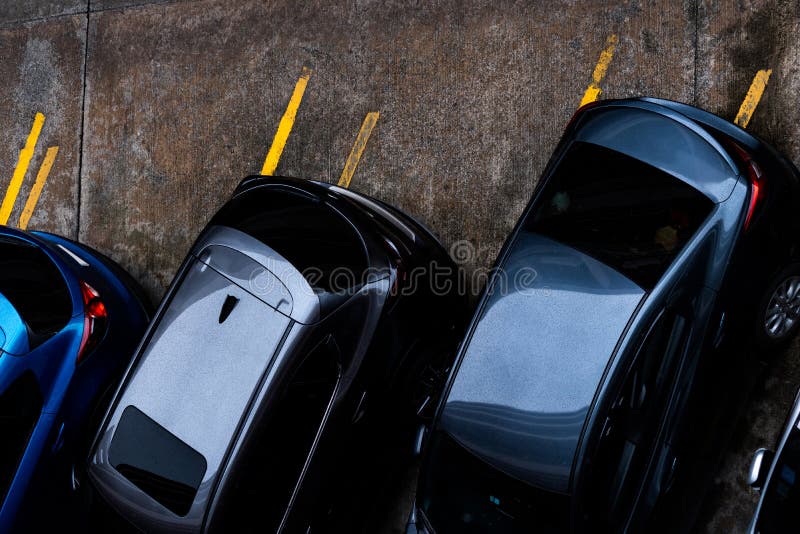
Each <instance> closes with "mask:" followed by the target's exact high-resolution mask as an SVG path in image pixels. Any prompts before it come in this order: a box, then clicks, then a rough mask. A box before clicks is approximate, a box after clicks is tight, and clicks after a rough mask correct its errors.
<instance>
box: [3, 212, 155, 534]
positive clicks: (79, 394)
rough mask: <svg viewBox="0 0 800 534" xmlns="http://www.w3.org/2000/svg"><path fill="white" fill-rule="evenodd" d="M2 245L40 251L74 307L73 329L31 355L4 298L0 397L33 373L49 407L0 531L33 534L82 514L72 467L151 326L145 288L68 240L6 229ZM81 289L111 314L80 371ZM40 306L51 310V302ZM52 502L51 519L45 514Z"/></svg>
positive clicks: (22, 328) (40, 420) (25, 336)
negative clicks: (88, 289) (83, 285)
mask: <svg viewBox="0 0 800 534" xmlns="http://www.w3.org/2000/svg"><path fill="white" fill-rule="evenodd" d="M0 237H6V238H12V239H15V240H20V241H23V242H26V243H28V244H30V245H33V246H35V247H36V248H38V249H39V250H41V251H42V252H43V253H44V254H46V255H47V257H48V258H49V259H50V260H51V261H52V262H53V264H54V265H55V266H56V268H57V269H58V272H59V273H60V275H61V276H63V278H64V282H65V283H66V285H67V287H68V289H69V293H70V296H71V300H72V310H73V311H72V317H71V319H70V320H69V322H68V323H67V325H66V326H65V327H64V328H63V329H61V331H59V332H58V333H56V334H54V335H53V336H52V337H50V338H49V339H47V340H46V341H45V342H44V343H42V344H40V345H38V346H36V347H35V348H33V349H32V350H31V349H30V347H29V344H28V334H27V329H26V327H25V324H24V323H23V322H22V320H21V318H20V317H19V315H18V314H17V312H16V311H15V310H14V309H13V307H12V306H11V305H10V303H9V302H8V300H6V299H5V298H4V297H3V296H2V295H0V328H1V329H2V331H3V334H4V335H3V336H0V339H2V338H5V339H4V341H3V344H2V347H1V348H2V350H0V394H2V392H3V391H5V390H6V389H7V388H8V387H9V385H11V384H13V383H14V381H15V380H16V379H17V378H18V377H20V376H21V375H23V373H32V374H33V376H35V380H36V384H37V385H38V388H39V391H40V393H41V395H42V399H43V406H42V410H41V414H40V415H39V417H38V421H37V423H36V425H35V427H34V429H33V432H32V434H31V435H30V438H29V440H28V445H27V447H26V449H25V452H24V455H23V456H22V458H21V460H20V462H19V464H18V467H17V471H16V474H15V476H14V478H13V481H12V483H11V486H10V487H9V489H8V492H7V494H6V497H5V500H4V501H3V503H2V508H0V531H3V532H7V531H9V530H11V529H12V528H14V529H17V530H21V531H23V530H25V529H35V528H39V527H42V526H43V525H50V524H53V523H56V522H59V521H64V520H67V519H68V518H72V520H74V521H78V520H79V518H77V517H75V516H73V514H74V512H76V510H75V508H73V507H72V505H73V504H74V499H75V497H74V495H73V491H72V490H73V488H72V486H73V483H74V478H73V477H74V476H75V473H74V467H75V465H76V464H78V463H82V462H81V460H82V458H83V457H84V456H85V454H86V453H87V451H88V445H89V442H88V440H87V439H86V436H87V434H89V428H88V426H89V425H90V418H91V416H92V414H93V412H94V411H95V410H97V409H98V408H99V405H100V403H101V398H102V395H103V393H104V392H105V391H106V389H107V388H108V387H110V386H111V385H112V384H113V383H114V382H115V381H116V380H117V379H118V378H119V377H120V376H121V373H122V372H123V370H124V369H125V366H126V365H127V363H128V361H129V359H130V357H131V356H132V354H133V351H134V349H135V346H136V343H137V341H138V338H139V336H141V334H142V332H144V329H145V327H146V325H147V322H148V320H149V314H148V311H147V309H148V308H147V306H148V305H147V304H146V302H145V301H143V300H142V299H141V298H140V297H139V296H137V295H140V291H141V290H140V288H138V286H136V283H135V282H133V280H132V279H130V278H129V277H128V275H127V274H125V273H124V272H122V269H121V268H119V267H118V266H116V265H115V264H113V262H111V260H108V259H107V258H105V257H102V256H100V255H98V254H97V253H95V252H94V251H92V250H90V249H88V248H87V247H84V246H82V245H79V244H77V243H74V242H72V241H69V240H67V239H64V238H61V237H58V236H55V235H51V234H46V233H41V232H31V233H25V232H21V231H19V230H15V229H12V228H8V227H0ZM80 281H84V282H87V283H89V284H90V285H91V286H92V287H94V288H95V289H96V290H97V291H98V292H99V293H100V296H101V299H102V301H103V303H104V304H105V305H106V308H107V310H108V316H109V322H108V329H107V332H106V334H105V336H104V338H103V339H102V341H101V342H100V344H99V345H98V346H97V347H96V348H95V349H94V350H93V352H92V353H91V354H90V355H88V356H87V357H86V358H85V359H84V360H83V361H81V363H80V364H79V365H77V366H76V358H77V356H78V349H79V346H80V342H81V337H82V334H83V330H84V305H83V299H82V296H81V290H80V285H79V284H80ZM42 306H47V303H46V302H43V303H42ZM42 502H48V503H49V504H48V513H47V514H42V513H41V504H42Z"/></svg>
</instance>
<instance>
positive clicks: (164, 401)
mask: <svg viewBox="0 0 800 534" xmlns="http://www.w3.org/2000/svg"><path fill="white" fill-rule="evenodd" d="M274 192H279V193H281V194H284V193H290V194H292V195H297V196H298V198H301V197H302V198H304V199H307V201H308V202H312V203H319V204H318V205H319V208H318V209H325V210H333V212H335V213H336V216H337V217H340V218H341V220H343V221H346V223H347V225H349V228H352V229H353V230H354V232H355V235H357V236H358V240H359V241H360V242H361V244H362V245H361V246H362V247H363V248H364V250H365V253H366V257H367V258H368V264H369V265H368V267H369V269H368V272H367V275H366V276H365V278H364V279H363V284H362V285H360V287H358V288H357V290H356V291H353V293H352V294H333V293H329V292H325V291H315V290H313V289H312V288H311V286H310V285H309V283H308V282H307V280H306V279H305V278H304V277H303V275H302V274H301V273H300V272H299V271H298V269H297V268H296V267H295V265H293V263H292V262H291V261H289V260H288V259H287V258H285V257H283V256H282V255H281V254H279V253H278V252H276V251H275V250H274V249H273V248H271V247H270V246H269V240H268V239H264V240H263V242H262V241H261V240H259V239H256V238H255V237H254V236H252V235H248V234H247V233H245V232H243V231H240V230H237V229H235V228H233V227H232V225H236V224H237V223H238V222H237V217H239V215H238V214H237V210H236V207H237V206H238V205H240V204H241V205H244V204H243V203H246V202H248V201H249V199H251V198H259V197H258V195H272V194H275V193H274ZM264 198H268V197H264ZM237 203H239V204H237ZM261 209H264V208H261ZM241 217H244V216H243V215H242V216H241ZM308 223H309V227H310V228H311V229H312V231H313V228H314V224H318V223H316V222H315V221H314V215H313V210H312V212H310V218H309V220H308ZM430 262H434V263H436V264H438V265H439V266H441V267H443V268H447V269H449V270H450V274H449V275H448V277H449V279H450V280H451V281H455V276H456V272H455V266H454V265H453V264H452V261H451V260H450V259H449V257H448V256H447V253H446V252H445V251H444V249H443V248H442V247H441V245H440V244H439V243H438V241H436V239H435V238H434V237H433V236H432V235H431V234H430V233H429V232H428V231H427V230H425V229H424V228H423V227H421V226H420V225H419V224H418V223H416V222H414V221H413V220H411V219H410V218H409V217H407V216H405V215H404V214H402V213H400V212H398V211H396V210H394V209H392V208H390V207H388V206H385V205H382V204H380V203H378V202H377V201H374V200H372V199H369V198H367V197H364V196H361V195H358V194H356V193H353V192H350V191H347V190H342V189H340V188H338V187H335V186H330V185H327V184H322V183H319V182H310V181H302V180H294V179H286V178H265V177H253V178H249V179H247V180H245V181H243V182H242V184H241V185H240V186H239V188H238V189H237V192H236V193H234V197H233V199H232V201H231V203H229V205H227V206H226V207H223V208H222V210H221V211H220V213H219V214H218V215H217V216H215V217H214V219H212V221H211V222H210V224H209V226H208V227H207V228H206V229H205V230H204V231H203V233H202V234H201V236H200V237H199V238H198V240H197V242H196V243H195V245H194V246H193V247H192V250H191V252H190V254H189V256H188V257H187V259H186V261H185V262H184V264H183V265H182V267H181V269H180V270H179V272H178V274H177V275H176V277H175V280H174V282H173V284H172V285H171V287H170V289H169V291H168V293H167V295H166V297H165V298H164V301H163V302H162V304H161V307H160V309H159V311H158V312H157V315H156V317H155V319H154V320H153V322H152V324H151V326H150V328H149V331H148V333H147V334H146V336H145V340H144V342H143V344H142V347H141V349H140V350H139V353H138V354H137V356H136V358H135V360H134V362H133V363H132V365H131V367H130V368H129V370H128V371H127V373H126V376H125V379H124V381H123V383H122V385H121V387H120V389H119V391H118V392H117V394H116V396H115V400H114V402H113V404H112V406H111V408H110V410H109V413H108V415H107V416H106V419H105V422H104V424H103V425H102V427H101V431H100V433H99V434H98V436H97V439H96V443H95V446H94V448H93V453H92V455H91V458H90V467H89V470H90V476H91V478H92V481H93V482H94V485H95V487H96V488H97V490H98V492H99V494H100V495H101V496H102V498H103V499H104V500H105V501H107V502H108V503H109V504H110V506H111V507H112V508H113V509H115V510H116V511H117V512H118V513H119V515H121V516H122V517H124V518H125V519H126V520H128V521H130V522H131V523H132V524H133V525H135V526H136V527H138V528H140V529H143V530H145V531H178V530H179V531H182V532H200V531H217V530H219V531H226V529H230V528H255V529H256V530H262V529H267V530H269V529H273V528H277V530H279V531H286V532H295V531H305V530H306V529H307V528H310V527H311V526H314V525H323V524H330V522H331V521H335V520H336V518H337V516H338V517H340V518H346V520H347V521H349V522H350V524H351V527H352V528H357V527H356V526H355V524H354V522H353V520H352V517H350V516H349V513H348V512H346V511H342V509H345V510H346V509H348V507H350V506H356V505H357V504H358V503H359V501H358V500H355V501H353V500H351V499H350V497H351V495H347V492H346V491H344V490H345V488H354V489H357V488H358V484H357V479H358V478H359V476H362V477H363V472H362V471H361V470H362V469H363V467H362V466H363V464H365V463H368V462H367V459H368V458H369V457H370V455H373V454H374V452H375V451H374V450H372V449H371V447H370V445H371V444H372V443H374V439H373V436H372V434H373V431H374V430H375V428H381V427H382V426H383V427H385V426H387V425H388V426H389V427H391V426H397V427H398V428H399V429H401V430H402V432H401V435H403V434H404V433H405V434H408V436H413V429H414V428H413V427H414V425H415V424H416V423H415V421H416V419H414V418H413V417H405V418H403V416H400V417H398V418H397V419H396V420H395V419H393V418H391V417H390V414H395V415H397V414H404V413H405V412H407V411H408V408H410V414H411V415H413V413H414V409H415V408H416V406H412V405H411V404H410V403H408V400H407V399H405V398H402V389H398V388H397V385H398V384H397V383H398V381H402V377H403V376H404V375H405V374H406V373H407V372H408V370H410V369H415V368H417V367H418V366H419V364H420V363H421V362H423V363H424V361H423V360H421V359H423V358H426V357H427V353H425V351H424V350H422V347H426V346H430V345H432V344H433V343H434V342H437V343H438V345H436V346H439V347H443V349H442V350H443V351H444V353H445V354H447V353H448V351H450V353H451V354H452V351H453V350H454V347H455V344H456V343H457V340H458V338H459V337H460V334H459V332H460V331H461V330H460V328H463V324H464V323H465V321H464V318H463V316H462V313H463V310H464V309H465V306H464V302H463V300H462V299H460V298H459V297H457V296H456V293H455V291H456V289H457V285H456V284H453V285H452V286H451V287H450V289H449V290H448V292H446V293H444V294H438V295H437V294H434V292H433V291H432V288H431V287H430V285H429V283H428V280H427V279H426V278H424V277H423V279H422V282H421V283H420V284H419V286H418V289H417V290H415V291H414V292H412V293H410V294H397V295H392V294H391V293H392V291H393V288H397V287H398V284H399V285H402V284H403V281H404V280H405V279H406V276H405V274H404V273H406V272H410V270H411V269H413V268H414V267H418V266H427V265H428V264H429V263H430ZM254 273H255V276H254ZM425 276H430V272H429V273H428V274H426V275H425ZM231 298H233V299H235V301H236V305H235V307H233V309H232V311H230V305H229V304H228V305H227V308H226V302H228V303H230V302H233V300H231ZM330 339H333V340H334V342H335V346H336V348H337V350H338V353H339V354H340V363H339V365H340V371H339V378H338V381H337V383H336V386H335V389H334V393H333V395H332V397H331V399H330V402H329V404H328V407H327V409H326V411H325V414H324V417H323V419H322V423H321V425H320V427H319V428H318V430H317V433H316V437H315V438H314V443H313V446H312V448H311V450H310V452H309V454H308V457H307V458H306V460H305V462H304V465H303V468H302V471H301V473H300V475H299V478H298V479H297V480H296V483H294V482H293V484H295V486H294V489H293V490H291V496H290V499H289V502H288V503H287V505H285V509H281V510H280V515H279V518H280V521H279V523H277V524H275V525H265V524H259V523H258V522H256V523H255V524H249V525H248V524H247V523H246V522H245V524H244V525H242V524H241V522H242V521H244V520H243V519H242V518H241V517H240V516H239V515H238V514H236V512H235V511H232V510H235V506H236V501H237V500H238V499H240V497H241V495H240V493H238V492H237V484H238V483H239V481H240V480H241V479H242V477H243V476H245V475H246V474H247V471H248V470H250V469H252V465H253V464H252V460H253V458H254V455H255V456H258V455H262V456H263V455H264V454H268V453H264V452H262V450H261V449H259V448H258V447H257V445H258V443H259V441H258V438H257V437H255V436H256V435H257V434H258V432H259V429H260V428H265V427H264V425H269V424H270V421H271V418H272V417H274V414H273V413H272V411H273V410H275V409H276V408H275V406H278V402H279V398H280V396H281V395H282V389H283V388H285V387H286V382H287V380H288V378H287V377H288V376H290V375H289V371H290V370H291V369H292V368H293V367H296V366H297V365H298V364H299V361H300V359H301V358H302V357H303V355H304V354H306V353H307V352H308V351H309V349H311V348H313V347H315V346H318V345H319V344H320V343H325V342H326V340H330ZM406 403H407V404H406ZM130 406H133V407H135V408H136V409H138V410H140V411H141V412H143V413H144V414H145V415H146V416H147V417H149V418H151V419H152V420H153V421H154V422H155V423H156V424H158V425H160V426H161V427H163V429H165V430H166V432H168V433H169V434H171V435H172V436H174V437H176V438H177V439H178V440H180V441H181V442H182V443H184V444H185V445H187V446H188V447H190V448H191V449H192V450H194V451H196V452H197V453H199V454H200V455H202V457H203V459H204V461H205V465H206V467H205V470H204V472H203V473H202V479H201V481H200V483H199V486H198V488H197V491H196V493H195V494H194V495H193V496H192V499H191V502H190V503H189V504H188V507H187V510H186V511H185V513H176V512H175V511H174V510H170V509H168V508H167V507H166V506H165V505H164V504H163V503H162V502H159V501H158V500H156V499H154V498H153V497H151V496H150V495H149V494H148V493H147V492H145V491H142V490H141V489H139V488H138V487H137V486H136V485H135V484H133V483H132V482H131V481H130V480H129V479H128V478H126V477H125V476H124V475H123V474H121V472H120V471H119V470H118V469H116V468H115V467H114V465H112V462H111V461H110V458H111V457H112V456H113V454H114V452H113V449H114V441H115V439H116V435H115V430H116V429H117V428H118V423H119V422H120V420H121V419H122V418H123V416H124V412H125V410H126V409H127V408H128V407H130ZM270 439H273V440H280V439H281V433H280V429H275V434H274V436H271V438H270ZM407 450H408V451H409V455H410V452H411V446H410V444H409V446H408V447H407ZM397 461H398V462H402V461H403V459H402V458H399V459H397ZM373 475H376V473H373ZM263 484H264V485H265V486H268V485H269V484H270V479H269V477H266V478H265V479H264V480H263ZM368 497H369V496H367V495H365V496H364V499H367V498H368ZM362 502H367V501H366V500H364V501H362ZM261 506H264V507H269V506H275V503H271V502H264V503H262V505H261ZM331 509H333V511H332V510H331ZM256 515H258V514H256ZM362 515H363V514H362Z"/></svg>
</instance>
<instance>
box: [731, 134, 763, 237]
mask: <svg viewBox="0 0 800 534" xmlns="http://www.w3.org/2000/svg"><path fill="white" fill-rule="evenodd" d="M730 144H731V146H732V147H733V149H734V150H735V151H736V155H737V156H739V159H741V160H742V163H744V164H745V166H746V167H747V178H748V179H749V180H750V202H749V204H748V205H747V215H746V216H745V218H744V229H745V230H747V228H748V227H749V226H750V219H752V218H753V212H755V210H756V206H757V205H758V202H759V201H760V200H761V195H762V194H763V193H764V181H763V177H764V173H762V172H761V167H759V166H758V163H756V162H755V161H753V158H752V156H750V154H749V153H748V152H747V151H746V150H745V149H743V148H742V147H740V146H739V145H738V144H736V143H734V142H731V143H730Z"/></svg>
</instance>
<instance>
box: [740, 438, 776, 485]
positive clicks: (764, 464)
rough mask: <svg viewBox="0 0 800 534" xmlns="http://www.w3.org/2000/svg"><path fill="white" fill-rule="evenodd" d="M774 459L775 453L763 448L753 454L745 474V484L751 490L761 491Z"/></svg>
mask: <svg viewBox="0 0 800 534" xmlns="http://www.w3.org/2000/svg"><path fill="white" fill-rule="evenodd" d="M774 458H775V453H774V452H772V451H771V450H769V449H764V448H761V449H758V450H757V451H756V452H755V453H754V454H753V461H752V462H750V470H749V471H748V472H747V483H748V484H749V485H750V487H751V488H753V489H754V490H756V491H761V489H762V488H763V487H764V484H765V483H766V482H767V474H768V473H769V468H770V466H771V465H772V460H773V459H774Z"/></svg>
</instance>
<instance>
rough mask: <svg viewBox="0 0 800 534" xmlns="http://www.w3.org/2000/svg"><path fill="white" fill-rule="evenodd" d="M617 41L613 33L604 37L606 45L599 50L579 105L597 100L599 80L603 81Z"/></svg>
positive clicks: (600, 90) (599, 90) (599, 91)
mask: <svg viewBox="0 0 800 534" xmlns="http://www.w3.org/2000/svg"><path fill="white" fill-rule="evenodd" d="M617 42H618V39H617V36H616V35H615V34H611V35H610V36H609V37H608V39H606V47H605V48H604V49H603V51H602V52H600V59H598V60H597V65H596V66H595V68H594V72H592V82H591V83H590V84H589V87H587V88H586V92H584V93H583V98H582V99H581V106H583V105H584V104H588V103H589V102H594V101H595V100H597V97H598V96H600V93H601V92H602V89H600V82H602V81H603V78H604V77H605V75H606V71H607V70H608V65H609V64H610V63H611V59H612V58H613V57H614V48H616V46H617Z"/></svg>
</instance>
